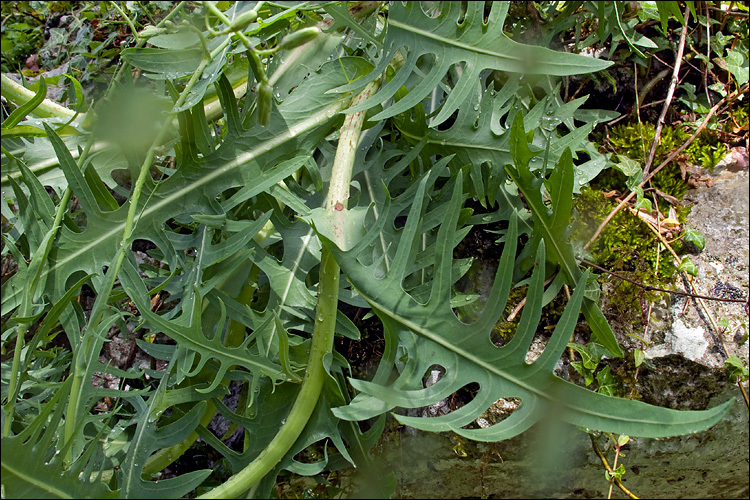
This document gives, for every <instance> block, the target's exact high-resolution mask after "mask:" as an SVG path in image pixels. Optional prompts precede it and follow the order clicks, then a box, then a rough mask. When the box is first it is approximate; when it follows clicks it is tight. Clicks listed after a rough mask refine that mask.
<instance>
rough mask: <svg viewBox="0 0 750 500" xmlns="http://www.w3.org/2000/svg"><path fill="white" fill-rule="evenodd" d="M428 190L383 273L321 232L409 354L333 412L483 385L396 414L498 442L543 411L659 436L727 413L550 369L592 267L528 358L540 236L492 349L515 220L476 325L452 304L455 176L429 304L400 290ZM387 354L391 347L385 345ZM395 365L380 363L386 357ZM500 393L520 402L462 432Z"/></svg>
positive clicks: (359, 385) (383, 407) (537, 297)
mask: <svg viewBox="0 0 750 500" xmlns="http://www.w3.org/2000/svg"><path fill="white" fill-rule="evenodd" d="M425 187H426V183H425V182H422V183H421V185H420V190H419V192H418V193H417V195H416V197H415V201H414V205H413V206H412V209H411V211H410V214H409V217H408V219H407V222H406V226H405V228H404V231H403V233H402V235H401V239H400V241H399V242H398V251H397V253H396V257H395V259H394V261H393V265H392V266H391V268H390V271H389V272H388V273H387V274H386V275H385V276H384V277H382V278H378V277H377V276H376V275H375V273H374V272H373V270H374V266H372V265H371V266H366V265H363V264H362V263H360V262H359V261H358V258H357V256H358V255H359V254H360V253H362V251H363V248H360V247H359V246H357V247H355V248H353V249H352V250H349V251H342V250H341V249H339V248H338V247H336V245H335V244H333V243H332V242H331V241H330V240H328V239H326V238H325V237H323V241H324V244H325V245H326V246H328V247H329V248H330V250H331V252H333V254H334V255H335V256H336V259H337V261H338V262H339V264H340V266H341V268H342V270H344V271H345V272H346V273H347V276H348V278H349V281H350V282H351V283H352V285H353V286H354V288H356V290H357V291H358V292H359V293H360V294H361V295H362V296H363V297H364V298H365V299H366V300H367V302H368V303H369V304H370V305H371V306H372V308H373V310H374V312H375V313H376V314H377V315H378V316H379V317H380V318H381V319H382V320H383V323H384V326H385V328H386V330H387V331H388V333H387V341H390V342H394V341H396V342H398V345H399V346H400V347H401V348H402V349H405V350H406V353H407V356H408V358H407V360H406V363H405V365H404V366H403V369H402V371H401V374H400V376H399V377H398V378H397V379H396V380H395V381H393V382H392V383H390V384H386V383H385V382H384V381H383V380H380V381H379V383H376V382H366V381H362V380H352V385H353V386H354V387H355V388H356V389H357V390H359V391H361V394H359V395H358V396H357V397H356V398H355V399H354V400H353V401H352V403H351V404H350V405H348V406H344V407H339V408H337V409H334V413H335V414H336V415H337V416H339V417H340V418H343V419H348V420H361V419H365V418H370V417H372V416H375V415H378V414H381V413H382V412H384V411H387V410H389V409H391V408H394V407H397V406H402V407H418V406H423V405H427V404H433V403H435V402H437V401H439V400H441V399H443V398H445V397H447V396H448V395H450V394H451V393H453V392H455V391H457V390H458V389H460V388H461V387H463V386H465V385H467V384H469V383H478V384H479V386H480V388H479V391H478V393H477V394H476V396H475V398H474V400H473V401H471V402H470V403H469V404H467V405H466V406H464V407H462V408H460V409H458V410H456V411H454V412H452V413H450V414H448V415H445V416H443V417H437V418H430V419H419V418H411V417H404V416H397V418H398V419H399V420H400V421H401V422H403V423H407V424H408V425H411V426H414V427H417V428H420V429H426V430H433V431H437V430H454V431H456V432H458V433H460V434H464V435H466V436H469V437H471V438H472V439H478V440H492V441H494V440H499V439H507V438H509V437H512V436H515V435H517V434H519V433H520V432H523V431H524V430H525V429H527V428H529V427H530V426H531V425H533V424H534V423H536V422H537V421H539V420H540V419H541V418H542V417H544V416H546V415H558V416H559V417H560V418H562V419H563V420H565V421H567V422H570V423H573V424H575V425H579V426H583V427H588V428H592V429H599V430H603V431H608V432H616V433H624V434H628V435H633V436H644V437H657V436H670V435H677V434H685V433H690V432H696V431H699V430H703V429H705V428H707V427H710V426H711V425H713V424H714V423H716V422H717V421H718V420H719V419H720V418H721V417H722V416H723V415H724V414H725V413H726V411H727V410H728V408H729V405H730V404H731V403H729V402H728V403H725V404H723V405H720V406H718V407H715V408H712V409H710V410H706V411H703V412H680V411H675V410H671V409H666V408H659V407H654V406H650V405H647V404H644V403H641V402H636V401H630V400H625V399H617V398H610V397H607V396H603V395H601V394H597V393H593V392H591V391H588V390H586V389H584V388H581V387H577V386H575V385H573V384H571V383H569V382H565V381H563V380H561V379H559V378H557V377H556V376H555V375H554V374H553V373H552V370H553V367H554V365H555V364H556V363H557V361H558V359H559V357H560V355H561V353H562V351H563V349H564V348H565V345H566V343H567V341H568V339H569V338H570V334H571V332H572V331H573V328H574V327H575V324H576V322H577V319H578V314H579V311H580V306H581V302H582V301H583V298H584V292H585V288H586V281H587V279H588V272H586V273H583V274H582V276H581V277H580V279H579V280H578V282H577V283H576V287H575V292H574V294H573V296H572V297H571V299H570V303H569V304H568V306H567V307H566V310H565V312H564V314H563V316H562V318H561V319H560V322H559V323H558V326H557V327H556V329H555V331H554V333H553V335H552V338H551V339H550V340H549V341H548V343H547V346H546V348H545V350H544V352H543V353H542V354H541V355H540V356H539V358H538V359H536V360H535V361H534V362H533V363H531V364H529V363H527V362H526V354H527V350H528V348H529V346H530V344H531V342H532V340H533V337H534V333H535V331H536V325H537V324H538V321H539V317H540V315H541V308H542V296H543V292H544V290H543V282H544V267H545V245H544V240H542V241H540V243H539V247H538V250H537V253H536V255H537V259H536V263H535V268H534V273H533V274H532V279H531V284H530V287H529V292H528V296H527V304H526V307H525V308H524V312H523V316H522V319H521V322H520V324H519V327H518V330H517V331H516V333H515V335H514V337H513V339H512V340H511V342H509V343H508V344H507V345H505V346H503V347H500V348H498V347H496V346H495V345H494V344H492V342H491V341H490V331H491V329H492V327H493V325H494V324H495V322H496V321H497V320H498V319H499V318H500V315H501V314H502V311H503V309H504V307H505V303H506V301H507V298H508V294H509V289H510V285H511V278H512V275H513V267H514V266H513V261H514V257H515V247H516V243H515V241H516V238H517V222H516V219H515V217H514V218H512V219H511V222H510V227H509V229H508V234H507V238H506V242H507V243H506V246H505V248H504V250H503V255H502V258H501V260H500V262H499V267H498V272H497V276H496V279H495V282H494V284H493V287H492V291H491V292H490V296H489V298H488V300H487V305H486V307H485V310H484V311H483V312H482V314H481V316H480V317H479V319H478V320H477V321H476V322H474V323H471V324H465V323H462V322H461V321H460V320H459V319H458V318H457V317H456V316H455V314H454V313H453V311H452V309H451V305H450V295H451V284H452V280H451V279H450V275H451V267H452V260H453V259H452V250H453V246H454V244H453V241H454V235H455V232H456V226H457V222H458V214H459V209H460V206H461V203H462V196H463V195H462V181H461V177H460V176H459V177H457V178H456V183H455V187H454V190H453V196H452V198H451V199H450V201H449V202H448V203H449V206H450V209H449V210H448V212H447V214H448V215H447V217H446V219H445V220H444V221H443V223H442V225H441V226H440V230H439V231H438V236H437V240H436V252H435V254H434V276H433V279H432V281H431V284H430V292H429V299H428V300H427V301H426V302H419V301H417V300H415V299H414V297H412V296H411V295H409V294H408V293H406V292H405V291H404V289H403V287H402V282H403V280H404V278H405V275H406V266H407V263H408V259H409V258H408V256H409V253H410V249H411V248H412V247H413V245H414V244H415V238H417V236H418V224H419V223H418V220H419V216H420V212H421V205H422V203H423V197H424V195H425ZM369 241H372V235H368V237H366V238H365V239H364V240H363V243H368V242H369ZM387 351H388V350H387ZM390 351H392V352H393V351H395V349H394V348H393V347H391V348H390ZM384 359H385V358H384ZM394 361H395V360H394V359H390V360H388V359H385V361H384V362H386V363H388V362H391V363H393V362H394ZM393 364H395V363H393ZM393 364H391V366H393ZM436 364H437V365H441V366H443V367H444V368H445V375H444V376H443V378H441V379H440V381H438V382H437V383H436V384H434V385H432V386H430V387H429V388H423V387H422V377H423V376H424V374H425V372H426V371H427V369H428V368H429V367H430V366H432V365H436ZM502 397H517V398H519V399H521V400H522V404H521V406H520V408H519V409H518V410H517V411H516V412H515V413H514V414H513V415H512V416H510V417H509V418H507V419H506V420H504V421H502V422H500V423H498V424H496V425H494V426H492V427H489V428H487V429H481V430H465V429H462V427H463V426H465V425H467V424H468V423H470V422H472V421H473V420H475V419H476V418H477V417H478V416H479V415H480V414H481V413H482V412H484V411H485V410H486V409H487V408H488V407H489V405H491V404H492V403H493V402H494V401H496V400H497V399H500V398H502Z"/></svg>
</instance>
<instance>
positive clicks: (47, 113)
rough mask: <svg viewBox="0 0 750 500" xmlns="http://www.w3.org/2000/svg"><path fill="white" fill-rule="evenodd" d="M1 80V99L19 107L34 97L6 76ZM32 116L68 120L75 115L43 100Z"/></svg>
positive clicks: (58, 105)
mask: <svg viewBox="0 0 750 500" xmlns="http://www.w3.org/2000/svg"><path fill="white" fill-rule="evenodd" d="M0 79H2V89H3V97H4V98H6V99H8V100H9V101H10V102H12V103H13V104H16V105H18V106H20V105H21V104H24V103H26V102H28V101H29V100H31V98H33V97H34V92H33V91H31V90H29V89H27V88H26V87H24V86H23V85H21V84H20V83H16V82H14V81H13V80H11V79H10V78H8V77H7V76H6V75H2V77H0ZM31 113H32V114H34V115H36V116H38V117H40V118H52V117H57V118H65V119H69V118H72V117H73V116H75V115H76V112H75V111H73V110H72V109H70V108H66V107H65V106H61V105H60V104H57V103H56V102H54V101H51V100H49V99H45V100H43V101H42V103H41V104H40V105H39V106H37V107H36V108H35V109H34V111H32V112H31Z"/></svg>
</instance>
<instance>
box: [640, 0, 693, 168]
mask: <svg viewBox="0 0 750 500" xmlns="http://www.w3.org/2000/svg"><path fill="white" fill-rule="evenodd" d="M684 16H685V23H684V25H683V28H682V34H681V35H680V44H679V45H678V47H677V54H676V55H675V62H674V71H672V81H671V82H670V83H669V90H667V100H666V101H665V102H664V107H663V108H662V110H661V115H660V116H659V121H658V122H657V123H656V131H655V132H654V142H653V143H652V144H651V151H649V153H648V160H646V166H645V167H644V169H643V175H644V176H646V175H648V171H649V169H650V168H651V164H652V163H653V162H654V156H655V155H656V146H657V145H658V144H659V138H660V137H661V129H662V128H663V127H664V118H666V116H667V111H668V110H669V106H670V104H672V97H673V96H674V89H675V87H677V82H678V81H679V79H680V65H681V64H682V54H683V52H685V40H686V39H687V33H688V19H689V18H690V9H689V8H687V7H685V14H684Z"/></svg>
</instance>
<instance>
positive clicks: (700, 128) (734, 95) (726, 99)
mask: <svg viewBox="0 0 750 500" xmlns="http://www.w3.org/2000/svg"><path fill="white" fill-rule="evenodd" d="M748 87H749V85H748V84H747V83H746V84H744V85H743V86H742V87H740V88H739V89H737V90H736V91H734V92H732V93H731V94H727V95H726V96H725V97H724V98H723V99H722V100H721V101H719V102H717V103H716V104H715V105H714V106H713V107H712V108H711V109H710V110H709V111H708V113H707V114H706V116H705V117H704V119H703V120H702V121H701V124H700V125H699V126H698V128H697V129H696V130H695V132H694V133H693V135H691V136H690V137H689V138H688V140H687V141H685V143H684V144H683V145H682V146H680V147H679V148H677V149H675V150H674V151H673V152H672V154H670V155H669V156H667V158H666V159H665V160H664V161H663V162H662V163H661V165H659V166H658V167H656V168H655V169H654V170H653V172H651V173H650V174H648V175H646V176H645V177H644V179H643V182H641V183H640V184H638V187H641V188H642V187H643V186H645V185H646V183H647V182H648V181H650V180H651V178H652V177H653V176H654V175H656V174H657V173H658V172H659V171H660V170H661V169H662V168H664V167H666V166H667V165H668V164H669V162H671V161H672V160H674V159H675V158H677V156H679V154H680V153H682V152H683V151H684V150H685V148H687V147H688V146H690V144H692V143H693V141H694V140H695V138H696V137H698V135H700V133H701V132H702V131H703V129H704V128H705V127H706V125H707V124H708V121H709V120H710V119H711V117H712V116H713V115H714V114H715V113H716V111H717V110H718V109H719V108H720V107H721V106H723V105H724V104H725V103H728V102H731V101H733V100H735V99H737V97H738V96H740V95H741V94H743V93H744V92H747V89H748ZM635 194H636V190H633V191H631V192H630V194H629V195H627V196H626V197H625V198H623V199H622V201H620V203H619V204H618V205H617V206H616V207H615V208H614V210H612V211H611V212H610V213H609V215H607V217H606V218H605V219H604V220H603V221H602V223H601V224H599V227H598V228H596V231H595V232H594V235H593V236H592V237H591V238H590V239H589V241H587V242H586V244H585V245H584V246H583V248H584V249H587V248H588V247H589V246H590V245H591V244H592V243H593V242H594V240H596V239H597V238H598V237H599V235H600V234H601V232H602V231H603V230H604V228H605V227H606V226H607V224H609V221H611V220H612V217H614V216H615V214H617V212H619V211H620V210H621V209H622V207H624V206H625V205H626V204H627V203H628V202H629V201H630V200H631V199H632V198H633V196H635Z"/></svg>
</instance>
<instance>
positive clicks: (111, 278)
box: [65, 39, 229, 463]
mask: <svg viewBox="0 0 750 500" xmlns="http://www.w3.org/2000/svg"><path fill="white" fill-rule="evenodd" d="M228 43H229V39H227V40H226V42H225V43H224V44H221V45H220V46H219V47H217V48H216V49H215V50H214V53H213V54H212V56H213V55H214V54H215V53H216V52H217V51H221V50H223V48H224V47H225V46H226V44H228ZM210 62H211V59H209V58H204V59H203V61H201V64H199V65H198V68H197V69H196V70H195V72H194V73H193V76H192V77H191V78H190V80H189V81H188V83H187V85H186V86H185V89H184V90H183V91H182V93H181V94H180V97H179V98H178V99H177V101H176V102H175V104H174V108H175V109H176V108H179V107H180V106H182V105H183V104H184V102H185V100H186V99H187V97H188V94H189V93H190V91H191V90H192V88H193V86H195V84H196V83H197V82H198V80H199V79H200V77H201V75H202V74H203V70H204V69H205V68H206V67H207V66H208V64H209V63H210ZM171 127H172V117H171V116H170V117H168V118H167V119H166V120H165V121H164V123H163V125H162V127H161V130H159V133H158V134H157V136H156V138H155V139H154V141H153V142H152V144H151V147H150V148H149V150H148V153H147V154H146V158H145V159H144V160H143V163H142V164H141V169H140V173H139V174H138V179H137V180H136V183H135V186H134V187H133V193H132V196H131V197H130V206H129V208H128V215H127V219H126V220H125V229H124V231H123V235H122V241H121V242H120V247H119V249H118V251H117V255H116V257H115V262H114V265H113V266H111V267H110V269H109V270H108V271H107V275H106V276H107V278H108V279H107V280H106V281H105V282H104V286H103V287H102V289H101V290H99V294H98V295H97V297H96V301H95V302H94V306H93V308H92V311H91V317H90V319H89V322H88V325H87V327H86V336H88V337H90V336H91V335H93V332H94V331H95V330H96V327H97V326H98V325H99V322H100V320H101V318H102V316H103V314H104V311H105V310H106V309H107V302H108V301H109V295H110V293H111V292H112V289H113V288H114V285H115V280H116V279H117V274H118V272H119V270H120V267H121V266H122V262H123V260H124V259H125V250H126V249H127V248H128V246H129V243H130V238H131V236H132V234H133V230H134V228H135V220H136V211H137V209H138V201H139V199H140V195H141V192H142V191H143V186H144V184H145V183H146V178H147V177H148V174H149V171H150V167H151V163H152V162H153V160H154V155H155V154H156V148H157V147H158V146H159V145H160V144H162V143H163V142H164V139H165V138H166V137H167V134H168V133H169V130H170V129H171ZM87 351H88V350H87V349H86V348H85V344H84V340H82V341H81V348H80V349H79V350H78V352H77V353H76V361H75V363H73V370H74V378H73V387H72V388H71V397H70V401H69V404H68V413H67V416H66V420H65V442H67V441H68V440H70V439H71V438H72V437H73V434H74V431H75V427H76V422H77V420H78V411H79V401H78V399H79V398H80V394H81V387H82V385H83V383H84V380H83V379H84V376H85V374H86V372H87V366H86V365H87V363H86V361H85V359H86V355H87V354H88V352H87ZM71 455H72V449H69V451H68V455H67V456H66V461H68V463H69V461H70V460H71V458H72V456H71Z"/></svg>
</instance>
